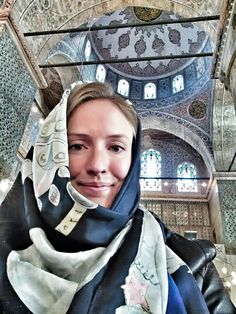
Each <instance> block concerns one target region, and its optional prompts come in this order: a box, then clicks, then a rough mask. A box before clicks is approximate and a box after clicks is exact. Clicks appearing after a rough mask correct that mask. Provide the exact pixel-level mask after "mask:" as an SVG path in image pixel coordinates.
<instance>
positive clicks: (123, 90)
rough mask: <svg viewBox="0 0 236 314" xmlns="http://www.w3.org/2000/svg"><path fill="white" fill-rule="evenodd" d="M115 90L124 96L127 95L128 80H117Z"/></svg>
mask: <svg viewBox="0 0 236 314" xmlns="http://www.w3.org/2000/svg"><path fill="white" fill-rule="evenodd" d="M117 92H118V93H119V94H121V95H123V96H125V97H128V96H129V82H127V81H126V80H124V79H121V80H119V82H118V87H117Z"/></svg>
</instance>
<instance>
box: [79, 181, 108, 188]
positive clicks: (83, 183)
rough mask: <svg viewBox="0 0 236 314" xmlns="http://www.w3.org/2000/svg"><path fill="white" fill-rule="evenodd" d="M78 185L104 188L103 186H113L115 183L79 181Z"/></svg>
mask: <svg viewBox="0 0 236 314" xmlns="http://www.w3.org/2000/svg"><path fill="white" fill-rule="evenodd" d="M77 184H78V185H82V186H88V187H95V188H102V187H112V186H114V184H111V183H103V182H77Z"/></svg>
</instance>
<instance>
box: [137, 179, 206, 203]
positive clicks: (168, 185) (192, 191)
mask: <svg viewBox="0 0 236 314" xmlns="http://www.w3.org/2000/svg"><path fill="white" fill-rule="evenodd" d="M210 185H211V179H210V178H178V177H175V178H170V177H140V187H141V191H142V194H143V195H144V196H145V195H146V196H148V195H152V196H153V195H155V196H163V197H168V196H171V197H184V198H186V197H187V198H203V199H206V198H207V196H208V193H209V189H210Z"/></svg>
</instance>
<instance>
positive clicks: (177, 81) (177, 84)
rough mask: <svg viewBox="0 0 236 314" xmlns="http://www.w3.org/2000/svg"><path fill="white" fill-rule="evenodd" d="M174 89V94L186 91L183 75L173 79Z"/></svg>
mask: <svg viewBox="0 0 236 314" xmlns="http://www.w3.org/2000/svg"><path fill="white" fill-rule="evenodd" d="M172 89H173V93H174V94H175V93H178V92H180V91H181V90H183V89H184V77H183V75H182V74H178V75H176V76H175V77H174V78H173V81H172Z"/></svg>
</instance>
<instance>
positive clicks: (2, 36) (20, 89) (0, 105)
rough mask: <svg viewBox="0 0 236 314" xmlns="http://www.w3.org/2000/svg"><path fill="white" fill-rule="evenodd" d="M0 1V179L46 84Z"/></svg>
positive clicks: (6, 172) (12, 161)
mask: <svg viewBox="0 0 236 314" xmlns="http://www.w3.org/2000/svg"><path fill="white" fill-rule="evenodd" d="M11 5H12V1H10V0H6V1H3V0H0V180H1V179H4V178H9V177H11V175H12V171H14V167H15V165H16V161H17V152H18V148H19V144H20V141H21V138H22V135H23V133H24V129H25V125H26V122H27V118H28V116H29V112H30V108H31V106H32V103H33V100H34V97H35V94H36V91H37V89H39V88H45V87H46V82H45V80H44V77H43V75H42V73H41V71H40V69H39V68H38V66H37V64H36V62H35V60H34V57H33V56H32V55H31V53H30V50H29V48H28V47H27V43H26V41H25V39H24V36H23V35H22V33H21V32H20V30H19V29H18V27H17V25H16V24H15V22H14V20H13V18H12V17H11Z"/></svg>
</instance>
